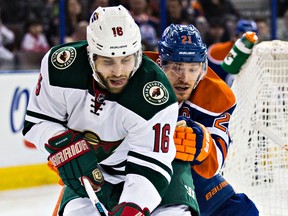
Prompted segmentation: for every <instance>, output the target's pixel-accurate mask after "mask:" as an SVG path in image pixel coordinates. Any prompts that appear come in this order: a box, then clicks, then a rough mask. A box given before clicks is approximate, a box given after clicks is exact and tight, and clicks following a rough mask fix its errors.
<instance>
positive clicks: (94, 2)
mask: <svg viewBox="0 0 288 216" xmlns="http://www.w3.org/2000/svg"><path fill="white" fill-rule="evenodd" d="M99 6H100V7H108V6H109V0H89V1H88V14H87V18H86V19H87V20H89V18H90V17H91V15H92V13H93V12H94V11H95V10H96V8H98V7H99Z"/></svg>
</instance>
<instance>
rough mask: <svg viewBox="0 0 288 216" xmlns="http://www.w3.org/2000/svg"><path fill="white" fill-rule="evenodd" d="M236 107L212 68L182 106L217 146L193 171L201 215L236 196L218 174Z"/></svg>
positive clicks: (182, 111) (153, 55)
mask: <svg viewBox="0 0 288 216" xmlns="http://www.w3.org/2000/svg"><path fill="white" fill-rule="evenodd" d="M144 54H146V55H147V56H148V57H150V58H151V59H153V60H154V61H155V62H156V61H157V59H158V57H159V55H158V53H156V52H144ZM235 106H236V98H235V95H234V94H233V92H232V91H231V89H230V88H229V86H227V84H226V83H225V82H224V81H223V80H222V79H220V78H219V76H218V75H217V74H216V73H215V72H214V71H213V70H212V69H211V68H210V67H208V71H207V74H206V76H205V78H204V79H203V80H201V81H200V83H199V84H198V86H197V87H196V88H195V89H194V90H193V92H192V95H191V97H190V99H189V100H187V101H183V102H181V103H180V104H179V116H186V117H188V118H191V119H192V120H194V121H197V122H199V123H201V124H202V125H204V126H205V127H206V128H207V129H208V130H209V132H210V133H211V136H212V138H213V140H214V144H215V145H213V147H212V150H211V153H210V154H209V156H208V157H207V158H206V159H205V160H204V161H203V162H202V163H201V164H199V165H193V166H192V169H191V170H192V175H193V180H194V185H195V192H196V196H197V201H198V204H199V207H200V211H201V215H211V214H212V213H213V211H215V210H216V209H217V208H218V207H219V206H220V205H221V204H222V203H223V202H225V201H226V200H227V199H228V198H230V197H231V196H232V195H234V193H235V192H234V190H233V188H232V187H231V185H229V183H228V182H227V181H226V180H225V179H224V178H223V177H222V176H221V175H220V174H219V170H220V168H221V167H222V166H223V163H224V160H225V158H226V155H227V151H228V147H229V145H230V142H231V139H230V136H229V123H230V116H231V115H232V113H233V111H234V109H235Z"/></svg>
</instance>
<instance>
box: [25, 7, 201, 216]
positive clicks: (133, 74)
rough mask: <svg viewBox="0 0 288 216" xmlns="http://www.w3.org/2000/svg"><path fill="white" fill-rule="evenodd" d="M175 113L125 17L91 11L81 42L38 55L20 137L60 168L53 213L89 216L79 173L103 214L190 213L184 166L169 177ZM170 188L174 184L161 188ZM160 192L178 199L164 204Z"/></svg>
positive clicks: (163, 80) (109, 10) (169, 92)
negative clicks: (57, 207) (38, 67)
mask: <svg viewBox="0 0 288 216" xmlns="http://www.w3.org/2000/svg"><path fill="white" fill-rule="evenodd" d="M177 115H178V105H177V99H176V96H175V94H174V92H173V89H172V87H171V85H170V83H169V81H168V79H167V77H166V75H165V74H164V73H163V72H162V71H161V69H160V68H159V67H158V66H157V65H156V64H155V63H154V62H153V61H152V60H150V59H149V58H148V57H146V56H142V50H141V35H140V31H139V28H138V26H137V25H136V24H135V22H134V20H133V19H132V17H131V15H130V14H129V12H128V11H127V10H126V9H125V8H124V7H123V6H117V7H106V8H101V7H99V8H97V9H96V10H95V11H94V13H93V14H92V16H91V18H90V23H89V26H88V27H87V41H79V42H74V43H69V44H63V45H59V46H56V47H53V48H52V49H51V50H50V51H49V52H48V53H47V54H46V55H45V56H44V58H43V60H42V63H41V70H40V75H39V80H38V83H37V86H36V88H35V90H34V92H33V94H32V95H31V97H30V101H29V104H28V107H27V114H26V117H25V124H24V128H23V135H24V136H25V138H26V139H27V140H29V141H30V142H32V143H34V144H35V145H36V147H37V148H38V149H39V150H40V151H42V152H43V153H44V154H45V155H46V156H47V157H48V159H49V160H50V161H52V163H53V164H54V166H56V167H57V168H58V171H59V175H60V177H61V178H62V180H63V182H64V184H65V191H64V195H63V198H62V201H61V206H60V210H59V215H65V216H66V215H69V216H75V215H77V216H79V215H85V216H92V215H97V214H96V210H95V209H94V207H93V205H92V204H91V202H90V200H89V199H88V197H87V193H86V191H85V189H84V187H83V184H82V183H81V181H80V180H81V177H82V176H86V177H87V178H88V179H89V181H90V183H91V185H92V186H93V188H94V190H95V191H96V194H97V196H98V198H99V199H100V201H101V203H102V204H103V206H105V208H106V213H107V212H108V213H109V215H110V216H124V215H128V216H130V215H131V216H132V215H150V212H152V215H160V214H161V215H173V216H174V215H179V216H180V215H181V216H184V215H198V210H199V209H198V205H197V202H196V201H195V196H194V193H193V192H194V191H193V189H194V188H193V187H194V186H193V180H192V176H191V174H190V166H189V163H187V162H181V161H179V162H178V163H177V162H175V163H174V162H173V163H174V164H173V166H177V170H179V171H180V172H181V173H184V172H185V171H183V170H181V169H182V168H183V169H184V170H186V171H187V172H186V173H188V174H187V176H186V175H183V174H181V175H173V176H172V174H173V169H172V161H173V159H174V157H175V154H176V150H175V146H174V141H173V134H174V129H175V126H176V121H177ZM187 168H188V169H187ZM174 176H176V179H175V180H173V178H174ZM171 178H172V180H171ZM181 178H183V179H181ZM79 179H80V180H79ZM177 181H180V182H181V184H180V183H179V184H178V183H177ZM170 182H173V185H176V186H177V187H170V188H169V189H168V186H170V185H169V183H170ZM173 190H174V192H173ZM175 190H177V192H176V191H175ZM181 190H182V191H185V194H181ZM167 191H170V192H172V193H173V194H175V195H176V194H178V195H179V199H174V198H173V197H172V196H171V197H168V198H166V199H163V197H164V194H165V193H166V192H167ZM160 203H161V206H158V205H159V204H160ZM167 205H169V207H167ZM171 205H172V206H171ZM157 206H158V207H157ZM156 207H157V208H156ZM155 209H156V210H155ZM191 212H192V213H191Z"/></svg>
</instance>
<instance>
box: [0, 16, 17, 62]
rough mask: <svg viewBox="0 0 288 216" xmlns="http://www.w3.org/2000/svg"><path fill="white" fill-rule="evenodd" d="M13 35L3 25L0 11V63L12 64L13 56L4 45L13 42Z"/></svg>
mask: <svg viewBox="0 0 288 216" xmlns="http://www.w3.org/2000/svg"><path fill="white" fill-rule="evenodd" d="M14 39H15V35H14V33H13V32H12V31H11V30H9V29H8V28H7V27H6V26H5V25H4V24H3V23H2V19H1V11H0V63H1V64H2V63H3V62H12V61H13V59H14V54H13V53H12V52H11V51H10V50H9V49H7V47H6V45H8V44H12V43H13V42H14Z"/></svg>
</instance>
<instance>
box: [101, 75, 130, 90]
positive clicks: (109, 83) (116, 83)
mask: <svg viewBox="0 0 288 216" xmlns="http://www.w3.org/2000/svg"><path fill="white" fill-rule="evenodd" d="M97 75H98V76H99V78H100V79H101V81H102V83H103V85H104V86H105V87H106V88H107V90H108V91H109V92H110V93H113V94H119V93H121V92H122V91H123V90H124V88H125V87H126V85H127V84H128V80H129V77H127V76H124V75H121V76H120V77H113V76H112V77H107V78H104V76H103V75H102V74H100V73H97Z"/></svg>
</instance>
